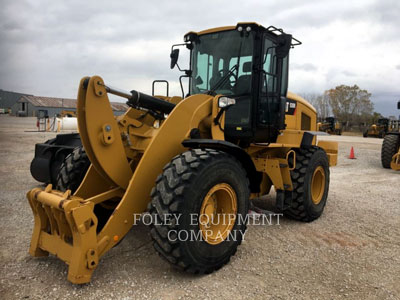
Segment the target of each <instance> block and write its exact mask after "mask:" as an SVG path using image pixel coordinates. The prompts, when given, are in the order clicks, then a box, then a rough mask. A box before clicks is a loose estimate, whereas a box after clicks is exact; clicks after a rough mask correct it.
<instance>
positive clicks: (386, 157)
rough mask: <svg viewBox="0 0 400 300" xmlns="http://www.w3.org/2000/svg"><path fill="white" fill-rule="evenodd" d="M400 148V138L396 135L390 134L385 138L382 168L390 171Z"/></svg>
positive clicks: (382, 151)
mask: <svg viewBox="0 0 400 300" xmlns="http://www.w3.org/2000/svg"><path fill="white" fill-rule="evenodd" d="M399 146H400V136H398V135H395V134H388V135H386V136H385V138H384V139H383V143H382V150H381V162H382V167H384V168H386V169H390V162H391V161H392V157H393V155H395V154H396V153H397V152H398V150H399Z"/></svg>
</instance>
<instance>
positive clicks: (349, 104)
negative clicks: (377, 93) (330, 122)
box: [325, 85, 374, 126]
mask: <svg viewBox="0 0 400 300" xmlns="http://www.w3.org/2000/svg"><path fill="white" fill-rule="evenodd" d="M325 96H326V97H327V99H328V101H329V105H330V107H331V109H332V112H333V114H334V115H335V117H336V118H338V119H339V120H340V121H341V122H343V123H345V125H346V126H351V125H352V124H353V125H354V124H359V123H362V122H368V118H369V117H370V116H371V115H372V112H373V110H374V104H373V103H372V101H371V99H370V98H371V94H370V93H369V92H368V91H367V90H362V89H360V88H359V87H358V86H357V85H353V86H347V85H339V86H337V87H336V88H334V89H330V90H327V91H325Z"/></svg>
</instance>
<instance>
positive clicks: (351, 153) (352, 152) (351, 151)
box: [349, 146, 356, 159]
mask: <svg viewBox="0 0 400 300" xmlns="http://www.w3.org/2000/svg"><path fill="white" fill-rule="evenodd" d="M349 158H350V159H356V156H355V155H354V148H353V146H351V150H350V156H349Z"/></svg>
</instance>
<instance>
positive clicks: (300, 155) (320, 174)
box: [284, 147, 329, 222]
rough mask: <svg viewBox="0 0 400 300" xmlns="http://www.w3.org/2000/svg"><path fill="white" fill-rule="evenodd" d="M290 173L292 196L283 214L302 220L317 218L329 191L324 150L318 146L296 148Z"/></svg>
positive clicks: (327, 168) (327, 163)
mask: <svg viewBox="0 0 400 300" xmlns="http://www.w3.org/2000/svg"><path fill="white" fill-rule="evenodd" d="M290 175H291V178H292V183H293V194H292V195H293V196H292V204H291V207H290V208H289V209H288V210H287V211H285V212H284V213H285V215H287V216H289V217H291V218H293V219H295V220H299V221H303V222H311V221H314V220H315V219H318V218H319V217H320V216H321V214H322V212H323V211H324V208H325V205H326V201H327V198H328V191H329V161H328V157H327V155H326V153H325V151H324V150H322V149H321V148H318V147H311V148H309V149H298V150H296V168H295V169H294V170H292V171H291V172H290Z"/></svg>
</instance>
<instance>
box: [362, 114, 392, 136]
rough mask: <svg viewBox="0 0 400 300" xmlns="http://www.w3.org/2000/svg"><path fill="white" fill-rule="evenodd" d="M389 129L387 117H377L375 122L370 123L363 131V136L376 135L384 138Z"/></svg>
mask: <svg viewBox="0 0 400 300" xmlns="http://www.w3.org/2000/svg"><path fill="white" fill-rule="evenodd" d="M388 131H389V119H387V118H381V119H378V122H377V124H372V125H371V126H370V127H369V128H368V129H367V130H365V131H364V133H363V137H377V138H380V139H382V138H384V137H385V135H386V134H387V133H388Z"/></svg>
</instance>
